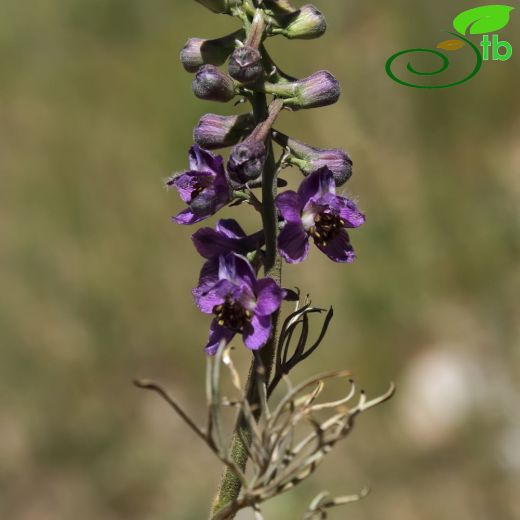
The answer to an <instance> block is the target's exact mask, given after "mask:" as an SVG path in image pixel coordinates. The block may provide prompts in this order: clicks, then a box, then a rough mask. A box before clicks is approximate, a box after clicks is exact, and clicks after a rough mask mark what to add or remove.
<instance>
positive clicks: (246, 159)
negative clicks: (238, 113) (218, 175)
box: [228, 137, 267, 185]
mask: <svg viewBox="0 0 520 520" xmlns="http://www.w3.org/2000/svg"><path fill="white" fill-rule="evenodd" d="M266 159H267V148H266V146H265V143H264V142H263V141H259V140H257V139H255V138H252V137H249V138H247V139H246V140H245V141H243V142H242V143H239V144H237V145H236V146H235V147H234V148H233V151H232V152H231V155H230V157H229V162H228V172H229V178H230V179H231V180H232V181H234V182H236V183H238V184H241V185H243V184H245V183H246V182H249V181H254V180H255V179H257V178H258V177H259V176H260V175H261V174H262V171H263V169H264V165H265V161H266Z"/></svg>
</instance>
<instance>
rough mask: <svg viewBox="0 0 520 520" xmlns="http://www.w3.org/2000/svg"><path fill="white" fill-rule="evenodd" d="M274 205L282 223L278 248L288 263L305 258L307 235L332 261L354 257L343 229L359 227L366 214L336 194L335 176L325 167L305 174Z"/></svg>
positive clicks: (348, 200)
mask: <svg viewBox="0 0 520 520" xmlns="http://www.w3.org/2000/svg"><path fill="white" fill-rule="evenodd" d="M276 206H277V207H278V209H279V211H280V214H281V216H282V218H283V220H284V222H285V226H284V228H283V229H282V231H281V233H280V235H279V237H278V248H279V250H280V254H281V255H282V256H283V257H284V259H285V260H286V261H287V262H289V263H293V264H294V263H298V262H302V261H303V260H304V259H305V257H306V256H307V253H308V251H309V239H310V238H312V239H314V243H315V244H316V245H317V246H318V248H319V249H320V250H321V251H322V252H323V253H325V254H326V255H327V256H328V257H329V258H330V259H331V260H333V261H334V262H347V263H351V262H353V261H354V260H355V258H356V254H355V253H354V249H353V247H352V245H351V243H350V237H349V235H348V233H347V231H346V229H345V228H357V227H359V226H361V225H362V224H364V222H365V216H364V215H363V214H362V213H361V212H360V211H359V209H358V208H357V206H356V204H355V203H354V202H352V201H351V200H350V199H347V198H346V197H342V196H340V195H336V184H335V182H334V176H333V174H332V172H331V171H330V170H329V169H328V168H327V167H323V168H321V169H320V170H317V171H316V172H314V173H311V174H310V175H309V176H308V177H306V178H305V179H304V180H303V182H302V183H301V185H300V188H299V189H298V191H297V192H295V191H286V192H284V193H281V194H280V195H278V197H277V199H276Z"/></svg>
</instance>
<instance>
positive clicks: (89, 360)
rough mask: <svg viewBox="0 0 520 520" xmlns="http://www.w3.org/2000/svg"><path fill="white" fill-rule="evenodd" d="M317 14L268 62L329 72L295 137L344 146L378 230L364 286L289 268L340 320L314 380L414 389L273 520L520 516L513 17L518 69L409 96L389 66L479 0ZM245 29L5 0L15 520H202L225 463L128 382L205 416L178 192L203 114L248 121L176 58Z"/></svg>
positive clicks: (277, 506)
mask: <svg viewBox="0 0 520 520" xmlns="http://www.w3.org/2000/svg"><path fill="white" fill-rule="evenodd" d="M295 3H296V2H295ZM316 3H317V4H318V7H320V8H321V9H322V10H323V12H324V13H325V14H326V15H327V17H328V21H329V31H328V33H327V34H326V36H325V37H324V38H322V39H320V40H319V41H303V42H302V41H294V42H288V41H286V40H277V41H273V42H272V43H271V42H270V44H269V49H270V50H272V54H273V56H274V58H275V60H276V61H277V62H278V63H279V65H280V66H281V68H282V69H283V70H286V71H287V72H289V73H291V74H293V75H296V76H300V77H303V76H306V75H308V74H310V73H312V72H314V71H315V70H318V69H322V68H326V69H329V70H331V71H332V72H334V73H335V74H336V75H337V77H338V78H339V79H340V80H341V82H342V87H343V96H342V98H341V100H340V102H339V103H338V104H337V105H336V106H334V107H330V108H325V109H322V110H310V111H303V112H298V113H294V114H290V113H284V114H283V117H282V119H281V121H280V122H279V124H278V127H279V128H280V129H282V130H284V131H286V132H287V133H290V134H291V135H293V136H294V137H297V138H299V139H301V140H304V141H306V142H308V143H311V144H314V145H316V146H321V147H344V148H346V149H347V150H349V152H350V154H351V155H352V157H353V158H354V162H355V174H354V177H353V179H352V180H351V181H350V183H349V184H348V186H347V192H348V194H349V195H350V196H353V197H355V198H356V199H358V200H359V202H360V205H361V207H362V208H363V209H364V210H365V212H366V213H367V215H368V223H367V225H366V226H364V227H363V228H361V229H359V230H356V231H354V232H353V233H352V236H353V241H354V244H355V247H356V249H357V252H358V256H359V260H358V261H357V262H356V263H355V264H353V265H352V266H341V265H333V264H332V263H331V262H329V261H327V259H326V258H324V257H323V256H322V255H320V254H319V253H317V252H316V251H314V252H313V253H312V254H311V256H310V259H309V260H308V261H307V262H306V263H305V264H303V265H299V266H295V267H291V268H289V269H286V271H285V280H284V281H285V284H286V285H287V286H294V285H298V286H299V287H301V289H302V290H303V291H304V292H310V293H311V294H312V297H313V300H314V302H315V303H316V304H318V305H324V306H327V305H329V304H332V305H334V308H335V310H336V317H335V319H334V321H333V326H332V328H331V332H330V334H329V336H328V339H327V341H326V343H325V344H324V345H323V347H322V349H321V351H320V352H319V353H318V354H316V355H315V356H314V357H313V358H312V362H309V363H308V365H307V367H306V368H305V369H304V370H303V372H299V373H298V377H300V376H303V375H305V374H304V372H306V373H311V372H312V373H314V372H319V371H324V370H327V369H331V368H337V367H346V368H351V369H352V370H353V371H354V373H355V376H356V379H357V381H358V382H360V383H361V384H362V385H363V386H364V387H365V388H366V390H367V391H368V392H369V393H370V394H375V393H379V392H382V391H383V390H385V389H386V387H387V383H388V381H390V380H395V381H396V382H397V384H398V387H399V391H398V394H397V395H396V397H395V398H394V399H393V400H392V401H391V402H390V403H388V404H386V405H385V406H383V407H381V408H378V409H376V410H374V411H372V412H370V413H369V414H367V415H366V416H363V417H361V420H360V421H359V423H358V425H357V429H356V431H355V433H354V435H353V436H352V437H351V438H349V440H348V441H347V442H345V443H344V444H343V445H342V446H340V447H339V448H338V449H337V452H335V454H334V456H333V457H331V460H329V461H328V462H327V463H325V464H324V465H323V466H322V467H321V469H320V470H319V471H318V473H317V474H316V475H315V476H314V478H312V479H311V480H309V481H308V482H307V483H306V484H305V485H304V486H303V487H301V488H300V489H299V490H298V491H295V492H292V493H290V494H287V495H284V496H283V497H281V498H279V499H278V500H276V501H274V502H273V503H272V504H270V505H269V506H268V507H266V509H265V516H266V519H279V518H287V519H293V518H294V519H297V518H301V517H302V515H303V512H304V510H305V509H306V507H307V504H308V503H309V502H310V500H311V498H312V497H314V495H315V494H317V493H318V492H319V491H321V490H323V489H327V490H329V491H330V492H331V493H332V494H334V495H337V494H345V493H352V492H356V491H358V490H360V489H361V488H363V487H364V486H366V485H370V486H371V488H372V490H373V493H372V494H371V495H370V497H369V498H368V499H366V500H364V501H363V502H361V503H359V504H355V505H353V506H350V508H347V509H343V510H338V511H335V512H333V513H332V514H331V518H332V519H343V518H352V519H359V520H372V519H374V520H375V519H378V520H380V519H383V518H384V519H385V520H412V519H413V520H417V519H421V520H453V519H457V520H466V519H467V520H480V519H482V520H489V519H493V520H513V519H518V518H520V505H519V504H520V502H519V501H518V481H519V476H520V409H519V406H518V402H519V397H520V395H519V386H520V373H519V372H520V368H519V367H520V364H519V362H520V350H519V332H520V320H519V319H518V316H519V315H520V301H519V298H518V294H519V292H520V263H519V262H518V258H519V254H520V234H519V228H520V225H519V224H520V219H519V207H520V206H519V202H520V147H519V138H520V98H519V96H518V92H519V90H520V61H519V60H518V59H517V57H516V54H515V53H516V52H517V50H518V51H520V31H519V30H517V29H518V27H519V23H520V20H519V19H518V13H516V12H513V13H512V21H511V24H510V25H509V27H508V28H507V29H504V30H503V31H501V33H500V34H501V36H502V37H504V38H505V39H507V40H509V41H510V42H511V43H512V44H513V48H514V54H513V58H512V59H511V60H510V61H508V62H506V63H495V62H489V63H486V64H485V65H484V67H483V69H482V70H481V72H480V73H479V74H478V76H476V77H475V78H474V79H473V80H471V81H470V82H469V83H466V84H464V85H462V86H459V87H456V88H452V89H445V90H437V91H435V90H417V89H411V88H405V87H402V86H400V85H398V84H397V83H394V82H392V81H391V80H390V79H389V78H388V77H387V76H386V74H385V72H384V65H385V62H386V59H387V58H388V57H389V56H390V55H391V54H393V53H394V52H397V51H399V50H402V49H406V48H411V47H416V46H425V47H434V46H435V44H436V43H437V42H438V41H440V40H441V39H443V33H442V32H441V31H442V30H443V29H449V28H450V24H451V20H452V19H453V17H454V16H455V15H456V14H457V13H459V12H461V11H463V10H464V9H468V8H470V7H475V6H476V5H478V4H474V3H471V2H466V1H457V2H452V1H448V0H442V1H439V2H435V3H431V2H413V1H411V0H408V1H405V0H398V1H394V2H385V1H383V0H371V1H361V0H349V1H346V2H343V1H338V0H320V1H319V2H318V0H316ZM235 27H236V23H235V22H234V20H232V19H229V18H227V17H224V16H216V15H212V14H211V13H210V12H209V11H207V10H205V9H204V8H202V7H201V6H200V5H198V4H196V3H195V2H193V1H183V2H179V1H171V0H169V1H167V0H148V1H146V2H144V1H142V0H46V1H44V2H42V1H37V0H25V1H23V2H20V1H18V0H2V1H1V16H0V72H1V82H0V180H1V188H0V251H1V255H0V288H1V292H2V298H1V300H0V518H6V519H7V518H12V519H17V520H69V519H71V518H74V519H75V520H86V519H89V520H90V519H93V518H95V519H99V520H123V519H124V520H134V519H135V520H144V519H147V520H170V519H180V520H200V519H201V518H205V517H206V513H207V508H208V504H209V502H210V500H211V497H212V494H213V492H214V490H215V487H216V485H217V482H218V477H219V472H220V465H219V463H218V462H217V461H215V460H214V458H213V457H212V455H211V454H210V453H209V451H208V450H207V449H206V448H205V447H204V446H202V445H201V444H200V443H199V442H198V440H197V439H196V438H194V437H193V436H192V435H191V434H190V433H189V432H188V430H187V428H186V427H185V426H184V425H183V424H181V422H180V420H179V419H178V418H177V417H175V416H173V415H172V414H171V413H170V411H169V409H167V407H166V406H165V405H164V404H163V403H162V402H161V401H159V400H158V399H157V398H155V396H153V395H148V394H145V393H142V392H139V391H138V390H136V389H134V388H133V387H132V385H131V380H132V378H133V377H135V376H147V377H152V378H154V379H157V380H160V381H162V382H163V383H164V384H165V385H166V386H168V387H169V388H170V389H171V391H172V393H173V394H175V395H176V396H177V397H178V399H179V401H180V402H182V403H183V404H184V405H185V406H186V407H187V408H189V409H190V410H191V412H192V414H193V415H195V416H197V417H200V418H201V420H202V418H203V417H204V390H203V381H204V370H205V362H204V355H203V352H202V350H201V349H202V346H203V344H204V342H205V340H206V335H207V326H208V323H209V320H208V318H207V317H206V316H203V315H201V314H199V312H198V311H197V310H196V308H195V306H194V304H193V303H192V300H191V297H190V289H191V288H192V287H193V286H194V284H195V282H196V279H197V276H198V270H199V268H200V260H199V258H198V257H197V255H196V253H195V252H194V250H193V249H192V247H191V245H190V239H189V237H190V234H191V233H192V232H193V229H186V228H180V227H176V226H174V225H173V224H171V223H170V222H169V216H170V215H172V214H174V213H175V212H177V211H178V210H179V209H180V207H181V205H180V203H179V200H178V197H177V195H176V194H175V193H173V192H166V191H165V190H164V189H163V187H162V181H163V179H164V178H165V177H166V176H167V175H169V173H170V172H171V171H178V170H182V169H183V168H184V167H185V165H186V158H187V156H186V152H187V149H188V147H189V145H190V143H191V131H192V127H193V126H194V124H195V123H196V121H197V120H198V118H199V117H200V116H201V115H202V114H203V113H205V112H209V111H215V112H218V113H223V114H228V113H233V112H234V109H233V107H232V106H231V105H222V106H218V105H215V104H212V103H208V102H201V101H198V100H195V99H194V98H193V97H192V95H191V90H190V84H191V77H190V75H189V74H187V73H185V72H184V70H183V69H182V67H181V66H180V64H179V62H178V58H177V56H178V50H179V49H180V48H181V47H182V45H183V44H184V42H185V41H186V39H187V38H188V37H190V36H199V37H217V36H221V35H223V34H225V33H227V32H231V31H232V30H234V28H235ZM459 52H464V51H459ZM286 177H288V178H291V179H294V180H295V181H297V180H298V173H297V172H287V174H286ZM224 215H232V210H227V209H226V210H224V211H223V212H221V214H220V216H224ZM235 216H239V217H240V218H241V219H242V221H243V222H244V223H245V226H246V228H247V230H248V231H254V230H255V227H257V226H258V221H257V220H256V217H255V216H253V215H250V214H249V212H248V211H247V210H244V209H240V210H238V211H236V213H235ZM212 222H213V221H212ZM238 361H239V363H240V366H241V367H243V370H244V371H245V370H246V365H247V363H248V353H247V352H246V351H245V349H244V350H241V351H240V352H239V353H238Z"/></svg>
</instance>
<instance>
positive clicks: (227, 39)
mask: <svg viewBox="0 0 520 520" xmlns="http://www.w3.org/2000/svg"><path fill="white" fill-rule="evenodd" d="M243 36H244V31H242V30H240V31H236V32H234V33H232V34H228V35H227V36H223V37H222V38H215V39H212V40H205V39H202V38H190V39H189V40H188V41H187V42H186V44H185V45H184V47H183V48H182V50H181V53H180V58H181V62H182V65H183V66H184V68H185V69H186V70H187V71H188V72H197V70H198V69H199V68H200V67H202V66H203V65H223V64H224V63H225V62H226V60H227V59H228V58H229V56H230V54H231V53H232V52H233V51H234V50H235V47H236V40H237V39H241V38H243Z"/></svg>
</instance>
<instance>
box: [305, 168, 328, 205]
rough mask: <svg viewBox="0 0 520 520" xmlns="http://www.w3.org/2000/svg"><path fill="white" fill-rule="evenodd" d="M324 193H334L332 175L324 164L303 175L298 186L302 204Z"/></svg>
mask: <svg viewBox="0 0 520 520" xmlns="http://www.w3.org/2000/svg"><path fill="white" fill-rule="evenodd" d="M326 193H336V183H335V182H334V175H333V174H332V172H331V171H330V170H329V169H328V168H327V167H326V166H325V167H323V168H320V169H319V170H316V171H315V172H313V173H311V174H310V175H308V176H307V177H305V179H304V180H303V181H302V183H301V184H300V187H299V188H298V195H299V196H300V199H301V200H302V203H303V205H305V204H306V203H307V201H308V200H310V199H312V198H316V197H323V196H324V195H325V194H326Z"/></svg>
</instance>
